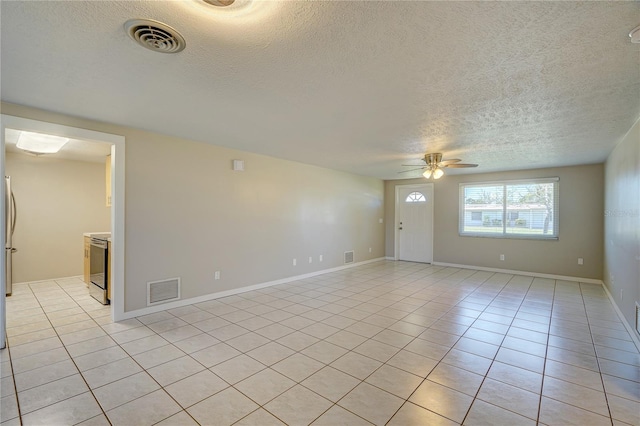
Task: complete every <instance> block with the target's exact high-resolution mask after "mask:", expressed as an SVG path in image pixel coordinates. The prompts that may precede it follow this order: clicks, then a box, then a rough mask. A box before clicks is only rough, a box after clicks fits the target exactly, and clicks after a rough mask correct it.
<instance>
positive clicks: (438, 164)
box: [399, 152, 478, 179]
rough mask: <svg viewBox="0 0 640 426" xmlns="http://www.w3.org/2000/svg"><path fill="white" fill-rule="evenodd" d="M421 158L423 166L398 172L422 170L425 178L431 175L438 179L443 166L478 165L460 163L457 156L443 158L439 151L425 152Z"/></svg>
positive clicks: (442, 172)
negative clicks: (448, 158)
mask: <svg viewBox="0 0 640 426" xmlns="http://www.w3.org/2000/svg"><path fill="white" fill-rule="evenodd" d="M421 160H422V161H424V162H425V165H424V166H422V167H418V168H415V169H411V170H405V171H402V172H399V173H408V172H412V171H415V170H424V173H423V174H422V176H424V177H425V178H427V179H429V178H430V177H433V178H434V179H440V178H441V177H442V175H444V170H443V169H445V168H452V169H462V168H466V167H478V165H477V164H471V163H461V161H462V160H460V159H459V158H452V159H450V160H443V159H442V154H441V153H439V152H435V153H431V154H425V155H424V157H423V158H422V159H421ZM403 166H408V167H415V166H417V164H403Z"/></svg>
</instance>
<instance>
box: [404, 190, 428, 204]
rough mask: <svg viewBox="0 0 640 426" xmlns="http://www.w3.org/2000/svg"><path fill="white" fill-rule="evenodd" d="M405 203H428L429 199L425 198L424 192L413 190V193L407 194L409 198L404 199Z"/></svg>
mask: <svg viewBox="0 0 640 426" xmlns="http://www.w3.org/2000/svg"><path fill="white" fill-rule="evenodd" d="M404 202H405V203H426V202H427V199H426V198H425V196H424V194H422V193H421V192H417V191H415V192H412V193H411V194H409V195H407V198H406V199H405V200H404Z"/></svg>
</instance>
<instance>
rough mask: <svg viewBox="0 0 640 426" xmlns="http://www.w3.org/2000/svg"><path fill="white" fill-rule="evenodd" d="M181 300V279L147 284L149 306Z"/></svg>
mask: <svg viewBox="0 0 640 426" xmlns="http://www.w3.org/2000/svg"><path fill="white" fill-rule="evenodd" d="M179 299H180V278H170V279H167V280H161V281H150V282H148V283H147V306H151V305H156V304H158V303H167V302H171V301H174V300H179Z"/></svg>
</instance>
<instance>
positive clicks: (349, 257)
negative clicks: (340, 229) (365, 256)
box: [344, 251, 353, 263]
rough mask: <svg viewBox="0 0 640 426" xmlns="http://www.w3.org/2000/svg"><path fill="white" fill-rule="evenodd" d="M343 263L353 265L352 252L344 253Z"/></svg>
mask: <svg viewBox="0 0 640 426" xmlns="http://www.w3.org/2000/svg"><path fill="white" fill-rule="evenodd" d="M344 263H353V251H345V252H344Z"/></svg>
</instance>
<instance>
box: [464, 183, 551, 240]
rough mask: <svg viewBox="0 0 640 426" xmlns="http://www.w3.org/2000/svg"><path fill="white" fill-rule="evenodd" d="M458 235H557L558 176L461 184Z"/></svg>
mask: <svg viewBox="0 0 640 426" xmlns="http://www.w3.org/2000/svg"><path fill="white" fill-rule="evenodd" d="M459 231H460V235H467V236H486V237H502V238H505V237H506V238H509V237H513V238H550V239H557V238H558V178H549V179H535V180H528V181H520V180H518V181H504V182H491V183H473V184H471V183H469V184H460V221H459Z"/></svg>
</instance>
